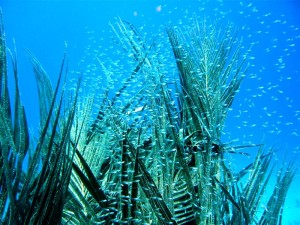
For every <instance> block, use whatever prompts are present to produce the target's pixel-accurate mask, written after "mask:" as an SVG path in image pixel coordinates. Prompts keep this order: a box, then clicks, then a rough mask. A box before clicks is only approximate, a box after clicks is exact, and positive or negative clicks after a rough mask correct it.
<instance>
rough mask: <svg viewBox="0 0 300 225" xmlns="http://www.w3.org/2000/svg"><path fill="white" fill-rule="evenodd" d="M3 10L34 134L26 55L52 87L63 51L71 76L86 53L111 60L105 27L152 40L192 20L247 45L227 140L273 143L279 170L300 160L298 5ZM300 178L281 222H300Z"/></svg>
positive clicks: (153, 1)
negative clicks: (133, 30) (226, 29)
mask: <svg viewBox="0 0 300 225" xmlns="http://www.w3.org/2000/svg"><path fill="white" fill-rule="evenodd" d="M0 4H1V7H2V9H3V16H4V22H5V31H6V38H7V45H8V46H9V47H10V48H13V40H14V41H15V43H16V49H17V53H18V65H19V74H20V78H19V79H20V89H21V95H22V100H23V104H24V105H25V108H26V112H27V115H28V117H29V118H28V119H29V125H30V126H31V127H32V129H33V131H34V128H35V127H37V126H38V120H37V118H38V109H37V107H36V105H37V101H38V100H37V91H36V86H35V80H34V74H33V72H32V69H31V66H30V62H29V60H28V57H27V56H26V52H25V51H24V49H29V50H30V51H32V52H33V53H34V54H35V55H36V56H37V58H38V59H39V60H40V61H41V63H42V64H43V66H44V68H45V69H46V71H47V72H48V73H49V75H50V76H51V79H52V81H53V82H55V81H56V79H57V75H58V73H59V69H60V63H61V59H62V56H63V53H64V51H66V52H67V54H68V56H69V63H70V70H73V71H84V70H85V69H86V68H87V64H88V62H89V60H88V57H89V52H95V51H94V50H95V49H97V51H98V50H99V51H101V50H103V51H104V52H105V53H106V54H107V55H108V56H110V55H111V57H112V58H114V57H116V55H117V53H116V52H117V49H118V48H117V47H116V46H115V47H111V45H112V44H113V42H112V41H111V38H110V37H111V36H112V33H111V32H110V30H111V28H110V26H109V22H112V23H114V22H115V21H116V18H117V17H120V18H122V19H124V20H126V21H129V22H131V23H132V24H134V25H135V26H136V27H142V28H141V29H140V30H141V33H147V37H149V39H151V38H153V37H154V36H155V35H157V34H159V33H160V32H164V29H163V26H168V25H170V24H171V25H177V26H180V25H181V24H185V23H187V21H188V20H189V18H192V17H193V15H196V16H197V17H199V18H200V19H206V20H207V21H214V20H219V21H220V22H221V23H222V24H224V26H225V25H227V24H228V23H232V24H234V25H235V26H237V27H238V28H239V29H240V32H239V37H243V46H245V49H249V48H250V46H252V47H251V53H250V56H249V62H250V68H249V71H248V73H247V76H246V78H245V79H244V81H243V83H242V86H241V89H240V92H239V93H238V94H237V96H236V99H235V102H234V104H233V106H232V111H231V112H230V113H229V117H228V120H227V123H226V127H225V133H224V138H223V139H224V142H226V141H230V140H235V143H236V144H247V143H262V142H263V143H265V144H266V145H267V146H272V145H274V146H275V148H276V149H278V150H279V151H278V152H277V158H278V164H279V166H280V163H281V162H282V159H283V157H284V156H285V155H287V157H288V158H293V157H295V156H297V155H299V152H300V148H299V146H300V90H299V89H300V73H299V71H300V19H299V16H297V15H298V14H299V11H300V1H296V0H295V1H291V0H282V1H279V0H272V1H271V0H270V1H235V0H232V1H228V0H227V1H226V0H224V1H221V0H220V1H203V0H202V1H201V0H199V1H196V0H193V1H191V0H190V1H189V0H181V1H176V0H169V1H158V0H122V1H121V0H119V1H117V0H110V1H109V0H98V1H96V0H93V1H91V0H86V1H83V0H82V1H79V0H78V1H76V0H73V1H71V0H60V1H58V0H52V1H50V0H49V1H43V0H35V1H34V0H32V1H26V0H1V1H0ZM100 45H101V47H100ZM119 50H120V49H119ZM110 53H111V54H110ZM254 150H255V149H254ZM254 150H253V151H254ZM253 155H255V152H253ZM232 160H233V161H232V163H233V164H236V165H237V166H238V165H239V163H240V161H238V160H236V159H234V158H232ZM279 166H278V167H279ZM299 179H300V178H299V175H296V177H295V180H294V183H293V184H292V187H291V190H290V192H289V195H288V198H287V202H286V209H285V211H284V221H283V222H284V223H283V224H299V221H300V219H299V218H300V206H299V201H300V194H298V193H299V192H298V190H297V186H299V185H300V180H299Z"/></svg>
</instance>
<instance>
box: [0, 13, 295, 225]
mask: <svg viewBox="0 0 300 225" xmlns="http://www.w3.org/2000/svg"><path fill="white" fill-rule="evenodd" d="M0 24H1V29H0V82H1V83H0V84H1V86H0V164H1V167H0V196H1V197H0V212H1V222H2V223H3V224H12V225H17V224H20V225H24V224H41V225H45V224H51V225H53V224H280V222H281V218H282V210H283V205H284V201H285V196H286V194H287V191H288V188H289V186H290V183H291V181H292V179H293V176H294V173H295V169H294V166H293V163H290V164H288V165H287V167H286V168H281V169H280V171H279V173H277V181H276V184H275V185H274V187H273V188H272V187H269V188H271V189H272V194H271V195H270V197H269V198H268V199H267V200H265V199H264V201H265V205H266V207H265V209H264V210H262V209H261V208H260V207H259V205H260V204H261V202H262V201H263V198H264V196H265V192H266V187H267V184H268V182H269V180H270V177H271V176H272V174H273V173H272V172H273V168H274V167H272V166H271V168H270V165H272V163H271V159H272V150H269V151H265V150H263V149H262V148H263V147H262V146H261V145H258V146H256V148H258V152H257V156H256V158H255V160H254V162H253V163H251V164H250V165H248V166H247V167H245V168H244V169H243V170H242V171H232V170H231V169H230V168H228V166H227V165H226V160H225V158H224V156H225V155H226V154H234V153H238V152H239V149H238V148H239V147H235V146H230V145H226V144H222V143H221V142H220V138H221V134H222V129H223V126H224V122H225V120H226V116H227V112H228V110H229V108H230V107H231V105H232V102H233V100H234V97H235V94H236V93H237V90H238V89H239V86H240V83H241V81H242V78H243V76H244V75H245V72H246V69H247V65H246V63H245V61H246V57H241V52H240V49H241V43H240V42H239V41H238V39H237V36H236V33H235V32H234V31H233V30H232V29H230V28H225V30H223V31H222V30H219V28H218V26H217V25H210V26H208V25H207V24H205V23H198V21H197V20H196V19H195V20H194V24H192V26H190V27H189V29H185V28H184V27H182V29H179V28H172V27H170V28H167V29H166V33H167V36H168V39H169V40H168V41H169V43H170V45H169V46H170V48H171V51H172V52H173V53H174V60H175V61H176V65H177V71H178V79H175V80H174V81H172V82H170V78H169V77H168V74H166V73H165V72H164V70H162V69H161V68H162V67H163V66H164V63H167V62H166V61H164V60H163V59H162V57H161V56H160V52H159V51H158V49H157V47H156V46H157V43H155V41H153V42H152V43H150V44H149V43H147V42H146V40H144V39H143V37H142V35H140V33H139V32H138V30H136V29H135V28H134V26H133V25H131V24H129V23H126V22H123V21H121V20H120V21H118V22H117V24H116V25H115V26H113V27H112V28H113V31H114V32H115V34H116V35H115V37H116V40H117V42H118V43H119V45H121V48H122V49H123V50H124V51H126V52H127V54H128V56H129V59H128V60H131V61H132V62H134V64H135V66H134V68H132V72H131V73H129V74H127V75H126V76H125V78H124V79H123V80H122V82H121V83H122V84H121V87H120V88H119V89H118V90H117V91H116V90H111V89H110V85H111V82H110V80H111V77H110V76H113V75H114V71H109V69H107V68H106V67H105V66H104V65H103V64H101V63H100V64H99V66H100V67H102V69H103V71H104V72H105V74H106V75H107V85H108V86H107V88H106V89H105V91H104V92H103V93H102V97H101V104H100V106H99V107H98V108H97V109H95V108H93V106H94V104H93V102H94V99H93V98H94V97H93V96H95V93H94V95H90V96H80V95H79V89H80V84H81V78H79V79H78V85H77V88H76V90H75V92H74V93H73V94H69V93H67V94H66V93H65V92H67V91H65V89H64V88H60V86H61V85H62V84H61V83H63V80H66V79H65V77H66V76H67V73H68V68H67V62H66V59H65V57H64V60H63V61H62V65H61V72H60V74H59V80H58V82H57V85H56V87H55V88H52V85H51V82H50V80H49V77H48V75H47V73H46V72H45V70H44V69H43V67H42V66H41V64H40V62H39V61H38V60H37V59H36V58H35V57H34V55H33V54H32V53H29V54H28V55H29V57H30V59H31V62H32V66H33V70H34V74H35V76H36V81H37V87H38V95H39V109H40V128H39V129H40V132H39V136H38V138H37V141H36V142H35V141H34V140H35V138H33V137H31V135H30V133H29V132H28V125H27V119H26V114H25V110H24V107H23V105H22V103H21V99H20V90H19V86H18V70H17V59H16V57H15V52H14V51H10V50H9V49H8V48H7V47H6V43H5V34H4V29H3V21H2V16H1V19H0ZM7 58H10V59H11V60H12V66H13V68H12V71H13V74H8V72H7V71H8V70H7ZM9 76H12V77H13V78H14V80H15V88H14V92H15V93H14V99H15V100H14V105H13V106H12V105H11V101H10V95H9V90H8V85H7V83H8V78H9ZM135 84H139V85H135ZM63 86H65V85H64V84H63ZM132 86H135V88H134V90H131V91H130V93H131V94H130V95H129V94H128V88H132ZM64 96H69V98H68V99H65V98H64ZM70 96H72V97H70ZM37 107H38V106H37ZM95 110H97V112H98V113H97V116H96V117H95V118H94V117H93V112H94V111H95ZM243 147H245V146H243ZM24 164H28V168H26V169H22V168H23V166H24ZM246 176H248V177H247V178H246ZM242 178H244V179H243V180H244V181H243V182H242Z"/></svg>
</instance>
